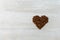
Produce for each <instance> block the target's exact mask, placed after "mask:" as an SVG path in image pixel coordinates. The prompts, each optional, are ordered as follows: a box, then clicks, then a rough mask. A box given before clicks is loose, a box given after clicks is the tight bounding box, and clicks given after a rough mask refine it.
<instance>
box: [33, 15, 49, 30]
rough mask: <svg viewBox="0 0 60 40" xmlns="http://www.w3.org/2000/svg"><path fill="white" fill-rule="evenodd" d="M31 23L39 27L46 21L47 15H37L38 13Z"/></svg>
mask: <svg viewBox="0 0 60 40" xmlns="http://www.w3.org/2000/svg"><path fill="white" fill-rule="evenodd" d="M33 23H34V24H35V25H36V26H37V27H38V28H39V29H41V28H42V27H43V26H44V25H45V24H46V23H48V17H46V16H45V15H43V16H41V17H39V16H38V15H36V16H34V17H33Z"/></svg>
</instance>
